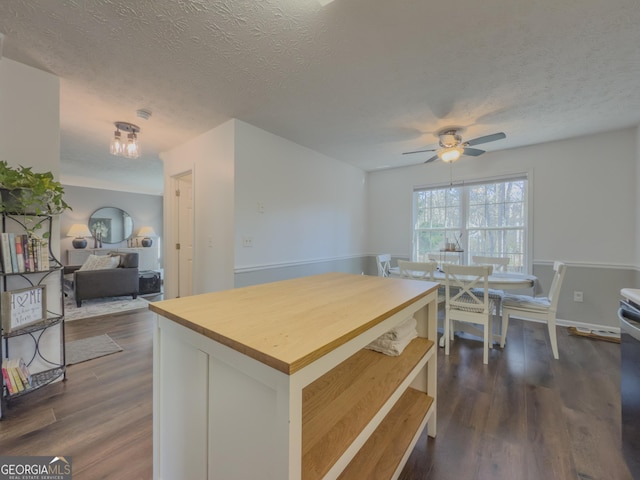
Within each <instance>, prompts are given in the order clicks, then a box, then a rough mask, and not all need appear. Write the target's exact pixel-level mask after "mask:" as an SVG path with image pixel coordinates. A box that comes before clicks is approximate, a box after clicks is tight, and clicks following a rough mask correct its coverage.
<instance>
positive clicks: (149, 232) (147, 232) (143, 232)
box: [137, 227, 156, 237]
mask: <svg viewBox="0 0 640 480" xmlns="http://www.w3.org/2000/svg"><path fill="white" fill-rule="evenodd" d="M137 236H138V237H155V236H156V232H155V230H154V229H153V227H141V228H140V230H138V235H137Z"/></svg>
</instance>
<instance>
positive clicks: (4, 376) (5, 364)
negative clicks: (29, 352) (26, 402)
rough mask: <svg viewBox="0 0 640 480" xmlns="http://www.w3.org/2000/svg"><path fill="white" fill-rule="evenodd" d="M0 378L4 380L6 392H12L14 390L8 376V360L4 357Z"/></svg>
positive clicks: (10, 393)
mask: <svg viewBox="0 0 640 480" xmlns="http://www.w3.org/2000/svg"><path fill="white" fill-rule="evenodd" d="M2 379H3V381H4V386H5V387H7V392H9V395H12V394H14V393H15V392H14V390H13V382H12V381H11V378H10V377H9V360H7V359H6V358H3V359H2Z"/></svg>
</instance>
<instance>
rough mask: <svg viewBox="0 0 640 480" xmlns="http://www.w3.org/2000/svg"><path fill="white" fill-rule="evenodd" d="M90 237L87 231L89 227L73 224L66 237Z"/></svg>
mask: <svg viewBox="0 0 640 480" xmlns="http://www.w3.org/2000/svg"><path fill="white" fill-rule="evenodd" d="M90 236H91V232H90V231H89V227H88V226H86V225H83V224H82V223H74V224H73V225H71V228H70V229H69V231H68V232H67V237H75V238H82V237H90Z"/></svg>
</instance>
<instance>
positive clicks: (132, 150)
mask: <svg viewBox="0 0 640 480" xmlns="http://www.w3.org/2000/svg"><path fill="white" fill-rule="evenodd" d="M115 126H116V131H115V132H114V134H113V138H112V139H111V148H110V150H109V151H110V152H111V154H112V155H118V156H120V157H125V158H138V157H139V156H140V145H139V144H138V133H139V132H140V127H138V126H137V125H134V124H133V123H128V122H115ZM121 130H122V131H124V132H128V135H127V140H126V141H125V140H124V139H123V138H122V133H121V132H120V131H121Z"/></svg>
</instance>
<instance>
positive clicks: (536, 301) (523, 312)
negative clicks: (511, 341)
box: [500, 262, 567, 360]
mask: <svg viewBox="0 0 640 480" xmlns="http://www.w3.org/2000/svg"><path fill="white" fill-rule="evenodd" d="M566 269H567V266H566V265H565V264H564V263H562V262H555V263H554V264H553V270H554V271H555V274H554V276H553V282H552V283H551V288H550V289H549V296H548V297H532V296H530V295H509V294H507V295H505V296H504V299H503V301H502V334H501V335H500V346H502V347H503V348H504V344H505V341H506V338H507V328H508V327H509V317H518V318H522V319H523V320H527V319H529V320H538V321H542V322H546V323H547V327H548V329H549V340H550V342H551V350H552V351H553V358H555V359H556V360H557V359H558V358H559V355H558V339H557V335H556V313H557V310H558V299H559V297H560V287H561V286H562V281H563V280H564V274H565V272H566Z"/></svg>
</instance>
